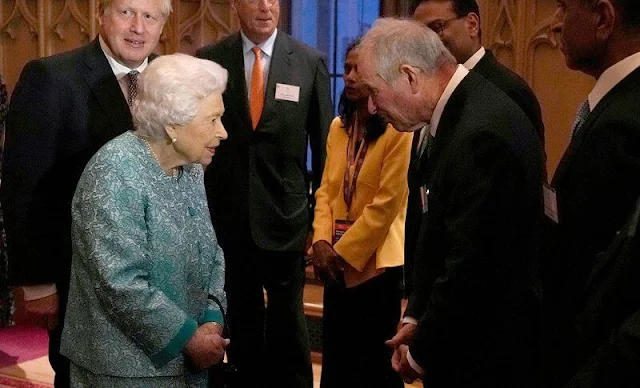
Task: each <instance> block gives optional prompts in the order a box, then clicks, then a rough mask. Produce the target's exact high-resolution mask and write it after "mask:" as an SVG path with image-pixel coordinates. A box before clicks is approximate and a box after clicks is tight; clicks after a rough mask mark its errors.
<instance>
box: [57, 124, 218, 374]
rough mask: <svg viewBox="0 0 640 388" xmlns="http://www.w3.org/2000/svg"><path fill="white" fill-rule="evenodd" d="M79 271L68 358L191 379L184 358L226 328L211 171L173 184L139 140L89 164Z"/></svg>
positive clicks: (79, 213) (186, 171) (82, 190)
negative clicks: (206, 332)
mask: <svg viewBox="0 0 640 388" xmlns="http://www.w3.org/2000/svg"><path fill="white" fill-rule="evenodd" d="M72 217H73V221H72V241H73V262H72V270H71V285H70V291H69V303H68V307H67V316H66V320H65V323H64V332H63V336H62V347H61V352H62V354H64V355H65V356H67V357H68V358H69V359H70V360H71V361H72V362H73V363H75V364H77V365H78V366H80V367H82V368H84V369H86V370H88V371H90V372H92V373H95V374H101V375H110V376H121V377H154V376H178V375H188V372H187V371H186V370H185V359H184V357H183V355H182V353H181V349H182V348H183V346H184V345H185V344H186V342H187V341H188V340H189V338H190V337H191V336H192V335H193V334H194V332H195V331H196V329H197V327H198V326H199V325H201V324H203V323H205V322H210V321H216V322H219V323H222V314H221V313H220V311H219V309H218V307H217V306H216V305H215V303H212V302H210V301H208V299H207V296H208V294H212V295H214V296H216V297H218V299H219V300H221V301H222V303H223V305H225V306H226V297H225V294H224V291H223V287H224V259H223V254H222V250H221V249H220V247H219V246H218V243H217V240H216V236H215V233H214V231H213V227H212V225H211V220H210V216H209V210H208V207H207V201H206V196H205V189H204V184H203V170H202V166H200V165H196V164H192V165H186V166H183V168H182V172H181V173H180V174H179V175H178V176H177V177H171V176H168V175H166V174H165V173H164V172H163V171H162V169H161V167H160V165H159V164H158V163H157V162H156V160H155V159H154V157H153V155H152V154H151V152H150V150H149V149H148V148H147V147H146V146H145V144H144V143H143V142H142V140H140V139H139V138H138V137H137V136H136V135H135V134H133V133H132V132H127V133H124V134H122V135H120V136H118V137H117V138H115V139H113V140H112V141H110V142H109V143H107V144H106V145H105V146H104V147H102V148H101V149H100V151H98V153H96V155H95V156H94V157H93V158H92V159H91V160H90V161H89V163H88V164H87V167H86V168H85V170H84V173H83V174H82V177H81V178H80V181H79V183H78V187H77V189H76V193H75V196H74V198H73V204H72Z"/></svg>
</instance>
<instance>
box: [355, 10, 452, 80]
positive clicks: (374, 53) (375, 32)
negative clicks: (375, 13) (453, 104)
mask: <svg viewBox="0 0 640 388" xmlns="http://www.w3.org/2000/svg"><path fill="white" fill-rule="evenodd" d="M360 47H361V48H364V49H365V50H367V51H369V53H370V54H371V57H372V58H373V59H374V61H375V69H376V73H377V74H378V75H379V76H380V77H381V78H382V79H383V80H385V81H386V82H389V83H391V82H393V81H394V80H395V79H396V78H397V77H398V76H399V75H400V67H401V66H402V65H411V66H414V67H417V68H419V69H421V70H422V71H423V72H425V73H427V74H433V73H434V72H435V71H436V70H438V69H439V68H440V67H441V66H443V65H446V64H452V65H455V64H456V59H455V58H454V57H453V55H451V53H450V52H449V50H447V48H446V47H445V46H444V44H443V43H442V41H441V40H440V37H439V36H438V34H436V33H435V32H433V31H432V30H431V29H429V28H428V27H426V26H424V25H423V24H421V23H418V22H416V21H414V20H409V19H397V18H381V19H378V20H376V22H375V23H374V24H373V27H371V29H370V30H369V31H368V32H367V33H366V34H365V36H364V37H363V38H362V42H361V43H360Z"/></svg>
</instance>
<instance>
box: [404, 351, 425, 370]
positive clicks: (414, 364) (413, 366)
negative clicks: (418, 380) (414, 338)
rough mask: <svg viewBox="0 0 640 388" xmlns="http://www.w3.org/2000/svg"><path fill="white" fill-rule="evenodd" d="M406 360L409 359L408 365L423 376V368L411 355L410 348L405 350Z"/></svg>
mask: <svg viewBox="0 0 640 388" xmlns="http://www.w3.org/2000/svg"><path fill="white" fill-rule="evenodd" d="M407 361H409V365H411V367H412V368H413V370H415V371H416V372H418V373H419V374H420V375H421V376H424V369H422V367H421V366H420V365H418V363H417V362H416V361H415V360H414V359H413V357H411V350H409V351H407Z"/></svg>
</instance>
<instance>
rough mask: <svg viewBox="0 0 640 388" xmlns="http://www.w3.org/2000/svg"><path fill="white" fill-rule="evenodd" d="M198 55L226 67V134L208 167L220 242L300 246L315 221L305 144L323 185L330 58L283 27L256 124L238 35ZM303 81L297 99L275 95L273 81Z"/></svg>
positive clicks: (286, 247)
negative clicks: (311, 209)
mask: <svg viewBox="0 0 640 388" xmlns="http://www.w3.org/2000/svg"><path fill="white" fill-rule="evenodd" d="M197 56H198V57H201V58H206V59H210V60H212V61H215V62H217V63H219V64H220V65H222V66H223V67H225V68H226V69H227V70H228V71H229V82H228V85H227V90H226V91H225V93H224V94H223V100H224V105H225V114H224V115H223V117H222V122H223V124H224V126H225V128H226V130H227V132H228V134H229V137H228V139H227V140H226V141H225V142H224V143H223V144H222V145H221V146H220V148H219V149H218V150H217V151H216V157H215V158H214V159H213V162H212V163H211V165H209V167H208V169H207V172H206V173H205V185H206V187H207V194H208V196H209V207H210V210H211V219H212V221H213V224H214V227H215V229H216V233H218V238H219V240H220V245H221V246H222V247H223V248H225V247H226V246H228V244H234V245H235V246H238V244H240V245H244V244H246V242H247V239H248V238H249V239H250V238H252V239H253V241H254V243H255V244H256V245H257V246H258V247H259V248H261V249H265V250H270V251H300V250H302V247H303V244H304V239H305V237H306V234H307V232H308V230H309V227H310V206H309V203H310V201H309V198H308V196H309V191H310V190H309V187H310V186H309V182H308V178H307V167H306V160H307V144H308V143H307V142H309V143H310V145H311V152H312V170H313V188H314V189H315V188H317V187H319V185H320V180H321V178H322V169H323V167H324V159H325V153H326V151H325V144H326V138H327V134H328V131H329V124H330V122H331V119H332V116H333V113H332V104H331V97H330V84H329V74H328V72H327V65H326V59H325V57H324V56H323V55H322V54H321V53H320V52H318V51H316V50H315V49H312V48H310V47H307V46H305V45H303V44H302V43H299V42H297V41H295V40H294V39H292V38H291V37H290V36H288V35H287V34H285V33H282V32H278V34H277V36H276V40H275V45H274V49H273V57H272V59H271V65H270V67H269V75H268V80H267V84H266V94H265V102H264V109H263V112H262V116H261V117H260V122H259V123H258V126H257V127H256V129H255V130H253V129H252V127H251V118H250V114H249V105H248V100H247V90H246V89H247V88H246V82H245V76H244V59H243V53H242V38H241V36H240V33H237V34H234V35H232V36H230V37H228V38H226V39H224V40H223V41H221V42H218V43H216V44H213V45H210V46H207V47H204V48H202V49H200V50H199V51H198V53H197ZM278 83H282V84H288V85H296V86H299V87H300V99H299V101H298V102H291V101H283V100H276V99H275V89H276V84H278Z"/></svg>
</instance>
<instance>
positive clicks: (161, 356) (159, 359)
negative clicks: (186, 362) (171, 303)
mask: <svg viewBox="0 0 640 388" xmlns="http://www.w3.org/2000/svg"><path fill="white" fill-rule="evenodd" d="M196 330H198V324H197V323H196V321H195V320H193V319H187V321H186V322H185V323H184V324H183V325H182V327H181V328H180V330H179V331H178V334H176V335H175V336H174V337H173V339H172V340H171V341H169V344H167V346H165V347H164V349H162V350H160V351H159V352H157V353H156V354H154V355H152V356H151V357H150V359H151V362H153V365H154V366H155V367H156V368H160V367H162V366H164V365H165V364H166V363H168V362H169V361H171V360H173V359H174V358H176V357H178V355H179V354H180V352H181V351H182V348H184V346H185V345H186V344H187V342H188V341H189V340H190V339H191V337H193V335H194V334H195V332H196Z"/></svg>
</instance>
